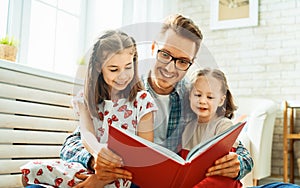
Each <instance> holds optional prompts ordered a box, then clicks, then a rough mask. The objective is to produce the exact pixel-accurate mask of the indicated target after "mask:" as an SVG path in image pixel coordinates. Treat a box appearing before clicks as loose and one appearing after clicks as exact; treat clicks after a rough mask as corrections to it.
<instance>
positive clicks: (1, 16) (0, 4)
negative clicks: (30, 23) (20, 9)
mask: <svg viewBox="0 0 300 188" xmlns="http://www.w3.org/2000/svg"><path fill="white" fill-rule="evenodd" d="M8 5H9V0H1V1H0V37H5V36H6V31H7V17H8Z"/></svg>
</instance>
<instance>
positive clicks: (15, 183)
mask: <svg viewBox="0 0 300 188" xmlns="http://www.w3.org/2000/svg"><path fill="white" fill-rule="evenodd" d="M82 85H83V81H82V80H76V81H75V80H74V79H73V78H71V77H67V76H62V75H58V74H54V73H50V72H46V71H42V70H37V69H34V68H30V67H27V66H22V65H20V64H16V63H11V62H7V61H4V60H0V187H22V183H21V173H20V169H19V168H20V166H21V165H23V164H25V163H27V162H28V161H30V160H32V159H42V160H46V159H57V158H59V151H60V149H61V145H62V144H63V142H64V140H65V138H66V137H67V136H68V135H69V134H70V133H71V132H72V131H73V130H74V129H75V128H76V126H77V124H78V120H77V118H76V116H75V114H74V112H73V109H72V107H71V98H72V96H73V93H76V91H78V90H79V88H82Z"/></svg>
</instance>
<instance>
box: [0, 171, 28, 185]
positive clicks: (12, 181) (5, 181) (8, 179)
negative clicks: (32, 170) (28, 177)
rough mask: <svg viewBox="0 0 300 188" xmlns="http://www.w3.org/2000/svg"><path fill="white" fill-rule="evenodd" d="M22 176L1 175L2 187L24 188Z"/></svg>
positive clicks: (0, 183)
mask: <svg viewBox="0 0 300 188" xmlns="http://www.w3.org/2000/svg"><path fill="white" fill-rule="evenodd" d="M21 176H22V175H21V174H16V175H0V187H3V188H6V187H14V188H19V187H24V186H23V185H22V179H21Z"/></svg>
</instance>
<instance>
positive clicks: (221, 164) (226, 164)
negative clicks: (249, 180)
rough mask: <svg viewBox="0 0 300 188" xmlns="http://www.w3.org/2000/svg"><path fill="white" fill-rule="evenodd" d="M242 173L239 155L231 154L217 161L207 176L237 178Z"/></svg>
mask: <svg viewBox="0 0 300 188" xmlns="http://www.w3.org/2000/svg"><path fill="white" fill-rule="evenodd" d="M239 172H240V161H239V160H238V155H237V154H236V153H234V152H229V154H228V155H225V156H224V157H222V158H220V159H218V160H216V162H215V165H214V166H213V167H210V168H209V169H208V172H207V173H206V176H213V175H220V176H225V177H229V178H236V177H237V176H238V175H239Z"/></svg>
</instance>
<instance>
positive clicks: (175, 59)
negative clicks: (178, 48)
mask: <svg viewBox="0 0 300 188" xmlns="http://www.w3.org/2000/svg"><path fill="white" fill-rule="evenodd" d="M160 52H163V53H166V54H168V55H169V56H170V57H171V60H170V61H169V62H163V61H161V60H159V58H158V53H160ZM156 60H158V61H159V62H161V63H163V64H169V63H171V61H173V62H174V64H175V68H176V69H177V70H181V71H187V70H188V69H189V68H190V67H191V65H192V64H193V63H192V62H193V60H190V61H187V60H185V59H182V58H176V57H173V56H172V55H171V54H169V53H168V52H166V51H164V50H160V49H158V50H157V54H156ZM177 60H181V61H185V62H187V63H188V64H189V66H188V67H187V68H186V69H179V68H178V67H177V66H176V62H177Z"/></svg>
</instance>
